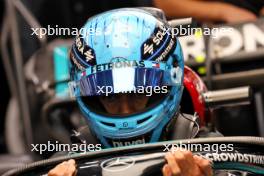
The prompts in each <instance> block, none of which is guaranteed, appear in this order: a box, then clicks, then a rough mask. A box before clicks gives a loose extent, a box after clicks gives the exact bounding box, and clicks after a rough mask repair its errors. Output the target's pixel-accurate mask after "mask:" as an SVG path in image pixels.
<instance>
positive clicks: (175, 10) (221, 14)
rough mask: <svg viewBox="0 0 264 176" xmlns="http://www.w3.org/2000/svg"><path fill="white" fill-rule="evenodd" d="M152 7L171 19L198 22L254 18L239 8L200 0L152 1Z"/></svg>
mask: <svg viewBox="0 0 264 176" xmlns="http://www.w3.org/2000/svg"><path fill="white" fill-rule="evenodd" d="M153 3H154V5H155V6H156V7H157V8H160V9H162V10H164V11H165V14H166V15H167V16H169V17H171V18H175V17H176V18H177V17H178V18H181V17H194V18H196V19H198V20H200V21H211V22H219V21H222V22H242V21H250V20H255V19H256V16H255V15H254V14H253V13H251V12H249V11H247V10H245V9H242V8H239V7H236V6H233V5H231V4H227V3H222V2H210V1H202V0H199V1H198V0H184V1H182V0H153Z"/></svg>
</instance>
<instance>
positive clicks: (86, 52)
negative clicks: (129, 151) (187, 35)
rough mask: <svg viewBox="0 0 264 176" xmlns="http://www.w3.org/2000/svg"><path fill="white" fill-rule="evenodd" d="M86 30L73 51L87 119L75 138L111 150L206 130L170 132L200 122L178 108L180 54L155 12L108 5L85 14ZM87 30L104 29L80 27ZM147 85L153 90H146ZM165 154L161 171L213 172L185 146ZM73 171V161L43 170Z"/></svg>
mask: <svg viewBox="0 0 264 176" xmlns="http://www.w3.org/2000/svg"><path fill="white" fill-rule="evenodd" d="M83 29H87V30H80V33H79V35H78V36H77V37H76V38H75V42H74V43H73V45H72V48H71V50H70V61H71V62H70V74H71V82H70V84H69V85H70V87H71V88H70V89H71V90H72V94H73V95H74V96H75V97H76V100H77V103H78V105H79V108H80V110H81V112H82V114H83V116H84V117H85V119H86V121H87V124H88V125H87V126H86V127H85V128H83V129H81V130H79V132H80V133H79V135H75V136H74V139H75V141H76V138H77V139H80V140H79V141H81V142H82V141H84V140H85V141H86V142H85V143H87V144H89V143H101V144H102V146H103V147H105V148H109V147H119V146H120V147H121V146H127V145H133V144H144V143H153V142H158V141H165V140H175V139H183V138H185V136H192V137H199V136H205V134H202V132H200V133H199V128H197V126H195V125H194V126H193V128H191V129H190V130H188V132H187V133H188V135H186V134H182V135H181V136H180V137H179V136H178V137H175V136H176V135H175V134H180V133H181V131H179V128H177V127H176V126H177V125H179V124H180V125H184V124H186V123H187V124H188V125H190V124H197V123H195V120H190V118H186V115H184V114H181V113H180V100H181V96H182V91H183V73H184V72H183V71H184V60H183V56H182V51H181V47H180V44H179V42H178V40H177V38H176V36H174V35H173V34H172V33H171V31H170V26H169V25H168V23H167V21H165V20H164V18H162V16H159V13H155V12H153V11H150V12H149V11H146V10H142V9H133V8H125V9H117V10H112V11H108V12H104V13H102V14H99V15H96V16H94V17H91V18H89V19H88V21H87V22H86V24H85V26H84V27H83ZM90 29H94V30H93V31H96V30H99V29H103V30H102V31H103V33H100V34H99V33H97V34H92V33H90V32H89V33H86V32H85V31H91V30H90ZM164 30H166V32H165V33H161V32H163V31H164ZM109 31H110V32H109ZM163 86H166V87H167V90H166V91H162V89H161V87H163ZM108 88H110V89H108ZM149 88H151V90H152V92H153V93H152V94H151V96H150V95H147V94H146V93H145V92H144V91H147V90H149ZM142 90H143V92H142ZM191 117H193V116H191ZM189 134H192V135H189ZM165 158H166V160H167V164H165V165H164V166H163V169H162V172H163V175H164V176H169V175H184V176H198V175H206V176H210V175H212V168H211V165H210V162H209V161H208V160H206V159H204V158H202V157H199V156H194V155H193V154H192V152H190V151H182V150H177V151H175V152H168V153H167V154H166V156H165ZM76 173H77V169H76V163H75V161H74V160H69V161H65V162H63V163H61V164H59V165H57V166H56V167H55V168H54V169H52V170H50V171H49V173H48V176H57V175H63V176H71V175H76Z"/></svg>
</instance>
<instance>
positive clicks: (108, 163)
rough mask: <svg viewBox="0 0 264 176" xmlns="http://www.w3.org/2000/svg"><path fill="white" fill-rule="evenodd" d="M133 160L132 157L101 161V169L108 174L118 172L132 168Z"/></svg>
mask: <svg viewBox="0 0 264 176" xmlns="http://www.w3.org/2000/svg"><path fill="white" fill-rule="evenodd" d="M134 164H135V160H134V159H133V158H132V157H126V156H125V157H117V158H111V159H107V160H105V161H103V162H102V163H101V168H102V169H103V170H106V171H109V172H120V171H123V170H126V169H128V168H130V167H132V166H133V165H134Z"/></svg>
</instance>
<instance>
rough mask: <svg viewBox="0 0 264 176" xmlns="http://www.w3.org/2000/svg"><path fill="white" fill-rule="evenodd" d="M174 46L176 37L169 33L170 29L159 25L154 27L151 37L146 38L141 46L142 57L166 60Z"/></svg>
mask: <svg viewBox="0 0 264 176" xmlns="http://www.w3.org/2000/svg"><path fill="white" fill-rule="evenodd" d="M175 47H176V39H175V37H174V35H171V31H170V30H169V29H166V27H165V26H162V25H159V26H158V27H156V28H155V30H154V33H153V34H152V35H151V38H149V39H148V40H146V42H144V43H143V45H142V46H141V55H142V59H145V60H149V59H151V60H155V61H157V62H159V61H166V60H167V59H168V56H169V54H170V53H171V52H172V51H173V50H174V49H175Z"/></svg>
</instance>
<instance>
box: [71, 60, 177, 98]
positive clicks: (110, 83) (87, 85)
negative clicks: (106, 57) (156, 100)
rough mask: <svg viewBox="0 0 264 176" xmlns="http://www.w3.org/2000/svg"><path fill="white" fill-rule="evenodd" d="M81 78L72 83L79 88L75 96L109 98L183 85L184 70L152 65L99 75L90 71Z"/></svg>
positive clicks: (115, 70)
mask: <svg viewBox="0 0 264 176" xmlns="http://www.w3.org/2000/svg"><path fill="white" fill-rule="evenodd" d="M145 62H150V61H145ZM145 65H147V64H145ZM89 72H90V73H89ZM79 78H80V79H79V81H75V82H71V83H70V86H72V87H74V88H75V89H76V88H78V89H77V90H78V91H79V92H77V93H76V91H75V96H97V95H106V96H107V95H109V94H113V93H145V92H144V91H146V90H147V89H148V90H149V89H151V90H156V91H158V90H159V89H160V88H161V87H162V86H176V85H181V81H182V80H181V79H182V70H181V69H180V68H179V67H176V68H167V67H166V65H165V64H164V65H161V64H159V65H153V64H151V66H150V67H146V66H145V67H124V68H115V69H110V70H104V71H100V72H97V73H91V69H90V70H87V71H86V72H84V73H80V76H79ZM71 84H72V85H71ZM155 93H158V92H155Z"/></svg>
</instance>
